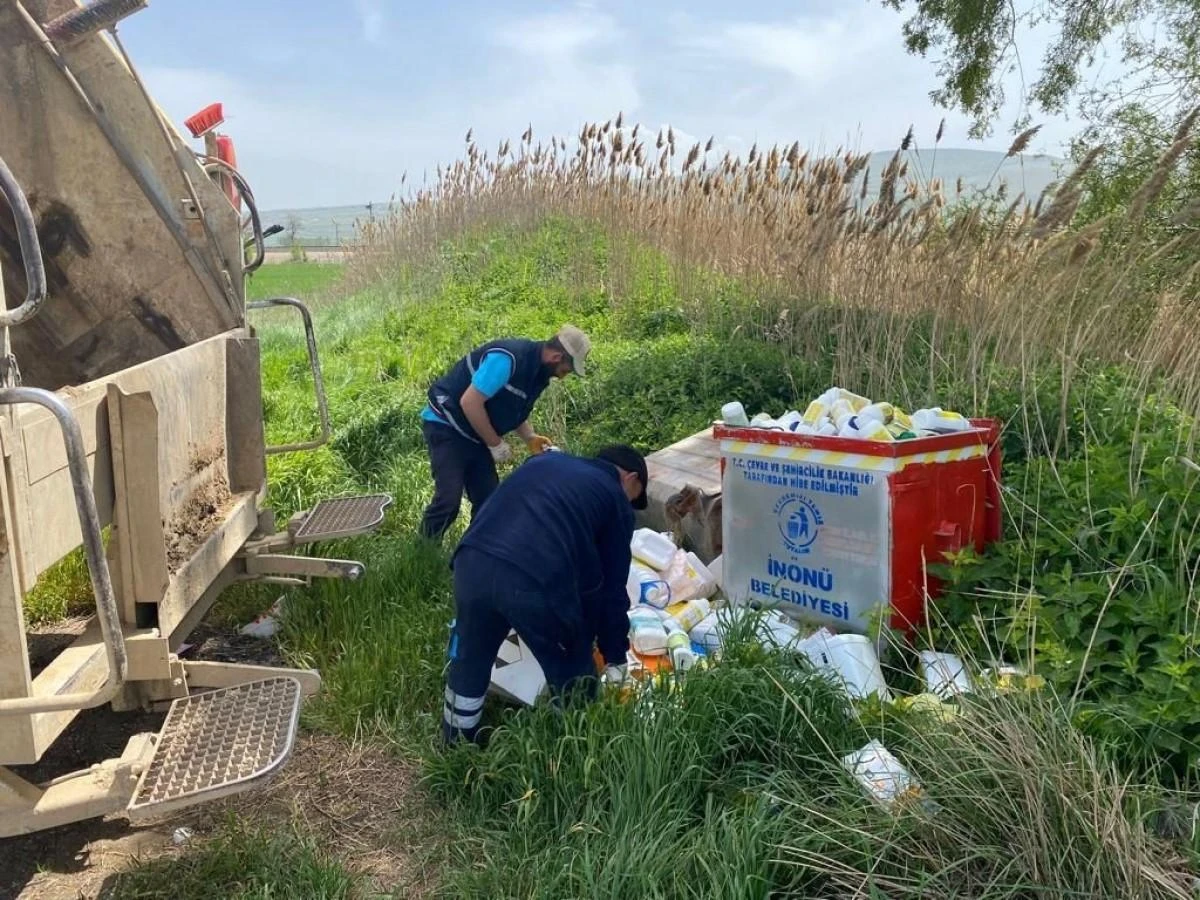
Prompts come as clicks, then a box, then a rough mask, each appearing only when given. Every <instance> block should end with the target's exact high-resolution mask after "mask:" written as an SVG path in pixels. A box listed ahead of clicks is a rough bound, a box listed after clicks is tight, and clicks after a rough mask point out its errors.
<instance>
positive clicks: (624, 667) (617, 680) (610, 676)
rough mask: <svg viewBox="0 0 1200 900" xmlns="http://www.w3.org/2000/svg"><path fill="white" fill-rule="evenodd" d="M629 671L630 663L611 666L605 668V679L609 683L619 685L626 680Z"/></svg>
mask: <svg viewBox="0 0 1200 900" xmlns="http://www.w3.org/2000/svg"><path fill="white" fill-rule="evenodd" d="M628 672H629V664H628V663H621V665H619V666H609V667H608V668H607V669H605V670H604V681H605V682H606V683H607V684H612V685H618V684H622V683H623V682H624V681H625V676H626V675H627V674H628Z"/></svg>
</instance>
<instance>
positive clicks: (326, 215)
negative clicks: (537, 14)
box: [262, 148, 1070, 247]
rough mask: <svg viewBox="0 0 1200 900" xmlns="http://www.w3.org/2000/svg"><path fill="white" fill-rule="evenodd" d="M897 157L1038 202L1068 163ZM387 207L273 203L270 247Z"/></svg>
mask: <svg viewBox="0 0 1200 900" xmlns="http://www.w3.org/2000/svg"><path fill="white" fill-rule="evenodd" d="M893 153H895V151H894V150H891V151H880V152H877V153H872V154H871V160H870V167H871V168H870V180H869V183H868V188H867V190H868V194H869V196H873V195H874V194H876V193H877V192H878V190H879V179H880V174H881V173H882V172H883V168H884V166H886V165H887V163H888V160H890V159H891V158H892V155H893ZM901 158H902V159H905V160H907V162H908V175H909V177H917V178H918V180H919V181H921V182H922V183H928V181H929V179H930V178H941V179H942V181H943V183H944V184H945V194H946V198H947V199H948V200H950V201H953V200H954V189H955V184H956V182H957V181H958V179H959V178H962V180H963V196H964V198H967V199H969V198H971V197H973V196H975V195H976V194H977V193H979V192H980V191H984V190H988V189H989V188H990V189H992V190H994V189H995V188H997V187H998V186H999V185H1000V182H1002V181H1005V182H1007V183H1008V196H1009V197H1010V198H1012V199H1015V198H1016V196H1017V194H1018V193H1021V192H1024V194H1025V196H1026V197H1027V198H1029V199H1030V200H1031V201H1032V202H1036V201H1037V198H1038V197H1039V196H1040V195H1041V193H1042V191H1044V190H1045V189H1046V188H1047V187H1048V186H1049V185H1050V184H1051V183H1053V182H1055V181H1058V180H1059V179H1060V178H1061V177H1064V175H1062V174H1060V173H1059V171H1058V170H1059V167H1069V165H1070V163H1069V162H1068V161H1067V160H1062V159H1056V158H1054V157H1052V156H1044V155H1037V156H1033V155H1025V156H1015V157H1011V158H1006V157H1005V155H1004V154H1003V153H999V152H996V151H993V150H949V149H945V148H939V149H938V151H937V153H934V152H933V151H931V150H929V151H922V152H921V153H919V154H918V153H916V152H914V151H912V150H908V151H905V152H904V153H903V154H902V157H901ZM1068 171H1069V168H1068ZM918 173H919V174H918ZM860 177H861V176H860ZM387 210H388V203H387V201H382V202H380V201H377V202H375V203H373V204H371V208H370V209H369V210H368V208H367V205H366V204H365V203H364V204H358V205H355V206H328V207H317V208H311V209H275V210H266V211H264V212H263V213H262V220H263V226H264V227H267V226H270V225H275V224H279V225H283V226H284V227H285V228H286V229H287V230H286V231H284V232H282V233H281V234H277V235H275V236H273V237H271V238H269V239H268V240H267V246H269V247H287V246H289V245H290V244H291V242H292V229H293V228H294V229H295V237H296V240H297V241H298V242H299V243H300V244H303V245H304V246H307V247H321V246H335V245H337V244H339V243H341V242H343V241H347V240H350V239H351V238H352V237H353V235H354V233H355V226H356V224H357V223H358V222H364V221H366V220H367V219H368V218H370V217H372V216H374V217H379V216H385V215H387Z"/></svg>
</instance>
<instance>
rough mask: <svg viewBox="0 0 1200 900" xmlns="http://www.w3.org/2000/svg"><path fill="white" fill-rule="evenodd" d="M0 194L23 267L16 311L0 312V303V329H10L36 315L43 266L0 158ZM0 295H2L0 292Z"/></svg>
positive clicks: (21, 195) (20, 194)
mask: <svg viewBox="0 0 1200 900" xmlns="http://www.w3.org/2000/svg"><path fill="white" fill-rule="evenodd" d="M0 194H3V195H4V199H5V200H6V201H8V207H9V209H11V210H12V214H13V218H14V219H15V220H16V223H17V244H18V246H20V248H21V262H22V263H23V264H24V266H25V284H26V285H27V287H26V289H25V299H24V300H23V301H22V302H21V305H20V306H18V307H17V308H16V309H4V308H3V307H4V304H3V303H0V328H10V327H12V326H15V325H20V324H22V323H24V322H28V321H29V320H30V319H32V318H33V317H34V316H36V315H37V313H38V310H39V309H40V308H41V306H42V301H44V300H45V299H46V266H45V264H44V263H43V262H42V249H41V244H40V243H39V241H38V233H37V220H35V219H34V217H33V210H32V209H30V207H29V201H28V200H27V199H25V192H24V191H22V190H21V186H20V185H19V184H17V179H16V178H15V177H14V176H13V173H12V170H11V169H9V167H8V165H7V164H6V163H5V162H4V160H3V159H0ZM0 296H2V293H0Z"/></svg>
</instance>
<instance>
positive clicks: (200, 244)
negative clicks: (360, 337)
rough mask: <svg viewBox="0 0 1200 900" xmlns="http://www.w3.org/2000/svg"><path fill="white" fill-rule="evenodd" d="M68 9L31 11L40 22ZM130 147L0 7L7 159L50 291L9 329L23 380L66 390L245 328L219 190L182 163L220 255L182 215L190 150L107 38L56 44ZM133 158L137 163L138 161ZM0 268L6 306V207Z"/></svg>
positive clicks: (234, 229)
mask: <svg viewBox="0 0 1200 900" xmlns="http://www.w3.org/2000/svg"><path fill="white" fill-rule="evenodd" d="M75 6H76V4H75V3H74V2H62V0H59V2H51V3H47V2H28V0H27V2H26V8H27V9H28V10H29V11H30V12H31V13H32V14H33V15H34V17H35V18H37V19H38V20H39V21H43V22H44V21H46V20H47V19H49V18H51V17H52V16H54V15H57V14H61V13H62V12H65V11H67V10H70V9H72V8H74V7H75ZM61 55H62V58H63V59H64V60H65V61H66V63H67V64H68V66H69V67H70V70H71V72H72V74H73V75H74V76H75V78H76V79H77V81H78V83H79V84H80V85H82V87H83V90H84V91H85V92H86V93H87V94H88V96H89V97H90V98H91V99H92V100H93V102H94V104H95V106H97V107H99V108H100V109H101V110H102V115H103V116H104V117H106V120H107V122H108V123H109V126H110V131H111V132H113V133H114V134H115V135H116V136H117V137H118V139H119V140H118V143H119V144H120V145H122V146H123V147H124V148H126V151H127V159H126V160H122V158H121V156H120V155H119V154H118V152H117V150H116V149H115V148H114V146H113V144H112V143H111V142H110V140H109V137H107V136H106V135H105V134H104V132H103V130H102V129H101V127H100V125H99V124H98V123H97V121H96V119H95V117H94V116H93V115H92V113H90V112H89V111H88V109H87V107H86V106H85V104H84V103H83V101H82V100H81V98H80V97H79V95H78V93H77V92H76V90H75V89H74V88H73V87H72V85H71V83H70V81H69V80H68V79H67V78H66V77H65V76H64V74H63V73H62V72H61V71H59V69H58V68H57V67H56V65H55V63H54V61H53V59H52V57H51V55H50V53H49V52H47V50H46V49H45V48H44V47H43V46H42V45H41V44H39V43H38V42H37V41H36V40H35V38H34V36H33V35H32V34H31V33H30V31H29V29H28V28H27V27H26V25H25V23H24V20H23V19H22V18H21V17H20V15H19V12H18V10H17V8H16V6H15V5H13V4H9V3H0V157H3V159H4V160H5V161H6V162H7V163H8V165H9V167H10V168H11V169H12V171H13V172H14V174H15V175H16V177H17V180H18V181H19V182H20V183H21V185H22V187H23V189H24V191H25V193H26V195H27V196H28V198H29V202H30V205H31V207H32V208H33V211H34V215H35V217H36V219H37V222H38V233H39V236H40V238H41V241H42V249H43V257H44V258H45V263H46V270H47V277H48V280H49V296H48V299H47V301H46V303H45V306H44V307H43V309H42V312H41V313H40V314H39V315H38V317H37V318H36V319H34V320H33V321H31V322H30V323H28V324H27V325H24V326H22V327H20V328H16V329H14V330H13V349H14V353H15V355H16V356H17V359H18V361H19V363H20V365H21V368H22V373H23V376H24V380H25V383H26V384H27V385H30V386H35V387H45V388H50V389H58V388H61V387H63V386H64V385H71V384H80V383H83V382H87V381H91V380H94V379H96V378H99V377H102V376H104V375H107V374H111V373H112V372H115V371H117V370H119V369H122V368H126V367H128V366H132V365H136V364H138V363H141V362H145V361H146V360H149V359H153V358H155V357H157V356H160V355H162V354H164V353H168V352H170V351H172V350H178V349H180V348H181V347H184V346H187V345H189V344H192V343H195V342H197V341H199V340H203V339H204V338H207V337H211V336H212V335H215V334H218V333H220V332H223V331H227V330H229V329H231V328H234V327H237V326H239V325H240V324H241V323H242V322H243V321H244V313H243V309H242V305H243V300H244V297H243V281H242V277H241V264H242V255H241V254H242V251H241V228H240V222H239V219H238V215H237V213H236V212H235V211H234V209H233V207H232V206H231V205H230V204H229V202H228V201H227V199H226V198H225V197H224V195H223V194H221V192H220V190H219V189H218V188H217V186H216V185H215V184H213V183H212V182H211V181H210V180H209V179H208V178H207V177H206V176H205V175H204V174H203V171H202V170H201V168H200V167H199V166H198V165H196V164H195V163H194V162H192V161H191V160H190V159H187V160H184V162H185V163H186V164H187V166H188V167H189V168H186V169H185V171H188V172H189V173H190V179H191V181H192V183H193V185H194V189H195V191H196V192H197V194H198V196H199V198H200V201H201V205H202V207H203V210H204V212H205V214H206V216H207V217H208V220H209V222H210V224H211V228H212V230H213V231H214V233H215V234H216V235H217V243H218V246H216V247H214V246H212V245H211V244H210V242H209V241H208V239H207V237H206V235H205V232H204V229H203V228H202V226H201V223H200V221H199V220H198V219H196V218H195V217H194V216H193V215H192V214H191V213H189V212H187V211H186V210H187V207H188V206H189V205H190V202H189V203H185V202H184V201H185V198H188V197H189V193H188V190H187V184H186V182H185V181H184V178H183V175H182V174H181V172H180V169H179V163H178V162H177V158H176V156H175V155H174V154H175V152H176V150H179V149H183V148H184V147H185V145H184V144H183V141H182V139H181V138H180V137H179V135H178V132H176V131H174V129H170V131H169V134H170V137H171V142H172V144H174V146H169V145H168V141H167V138H166V137H165V136H164V134H163V132H162V129H161V127H160V125H159V123H158V121H157V119H156V115H157V113H156V107H154V106H153V105H152V104H151V103H150V102H148V101H147V100H146V98H145V97H144V96H143V95H142V94H141V92H140V90H139V89H138V87H137V85H136V84H135V83H134V81H133V80H132V79H131V78H130V77H129V71H128V69H127V68H126V67H125V65H124V63H123V61H122V60H121V59H120V58H119V56H118V55H117V53H116V51H115V50H114V49H113V47H112V45H111V44H110V43H109V42H108V40H107V39H106V38H105V37H103V36H102V35H91V36H89V37H86V38H83V39H82V40H79V41H77V42H75V43H73V44H71V45H70V46H66V47H63V48H61ZM130 161H132V164H131V162H130ZM0 269H3V275H4V280H5V290H6V293H7V295H8V302H9V303H10V304H13V303H16V302H18V298H20V297H24V295H25V290H26V286H25V283H24V271H23V268H22V266H21V265H20V261H19V252H18V249H17V244H16V238H15V234H14V233H13V229H12V219H11V216H10V214H9V210H8V209H7V207H6V205H5V204H4V202H3V200H0Z"/></svg>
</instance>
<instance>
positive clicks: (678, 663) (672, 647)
mask: <svg viewBox="0 0 1200 900" xmlns="http://www.w3.org/2000/svg"><path fill="white" fill-rule="evenodd" d="M667 628H668V633H667V655H668V656H670V657H671V665H672V666H673V667H674V669H675V671H676V672H686V671H687V670H688V669H690V668H691V667H692V666H694V665H695V664H696V654H695V653H694V652H693V651H692V641H691V639H690V638H689V637H688V636H687V633H686V632H683V631H680V630H679V629H678V627H674V628H673V627H671V623H667Z"/></svg>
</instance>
